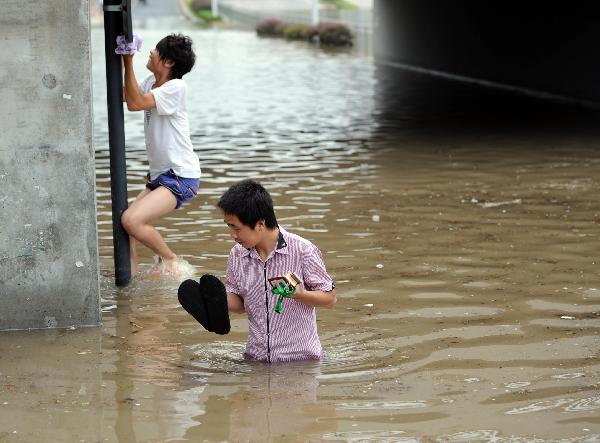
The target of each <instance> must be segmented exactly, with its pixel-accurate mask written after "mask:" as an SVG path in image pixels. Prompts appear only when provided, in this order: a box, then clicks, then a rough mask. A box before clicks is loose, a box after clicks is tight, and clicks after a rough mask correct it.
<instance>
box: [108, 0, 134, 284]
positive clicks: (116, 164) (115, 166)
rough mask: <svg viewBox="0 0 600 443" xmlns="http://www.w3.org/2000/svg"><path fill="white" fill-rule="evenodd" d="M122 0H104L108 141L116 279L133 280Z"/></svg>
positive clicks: (116, 281)
mask: <svg viewBox="0 0 600 443" xmlns="http://www.w3.org/2000/svg"><path fill="white" fill-rule="evenodd" d="M120 4H121V0H104V5H105V7H106V6H108V9H109V10H108V11H107V10H106V9H105V11H104V53H105V55H106V95H107V106H108V144H109V149H110V194H111V198H112V225H113V246H114V259H115V283H116V285H117V286H127V285H128V284H129V283H130V282H131V262H130V254H129V235H128V234H127V232H126V231H125V229H123V226H121V215H122V214H123V212H124V211H125V210H126V209H127V171H126V167H125V128H124V119H123V70H122V67H121V56H120V55H117V54H115V47H116V39H117V35H118V34H121V33H122V32H123V17H122V14H121V13H118V12H111V11H110V7H111V6H113V5H120Z"/></svg>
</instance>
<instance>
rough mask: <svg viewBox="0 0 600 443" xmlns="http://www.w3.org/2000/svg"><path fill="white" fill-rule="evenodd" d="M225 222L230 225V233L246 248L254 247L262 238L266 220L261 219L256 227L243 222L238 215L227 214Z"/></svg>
mask: <svg viewBox="0 0 600 443" xmlns="http://www.w3.org/2000/svg"><path fill="white" fill-rule="evenodd" d="M224 220H225V223H226V224H227V226H228V227H229V235H230V236H231V238H232V239H233V240H234V241H235V242H236V243H239V244H240V245H242V246H243V247H244V248H253V247H254V246H256V245H257V244H258V242H259V241H260V240H261V238H262V233H263V232H265V229H264V228H265V222H264V221H263V220H260V221H259V222H258V223H256V226H255V227H254V228H251V227H250V226H247V225H245V224H243V223H242V222H241V221H240V219H239V218H238V217H237V215H230V214H225V216H224Z"/></svg>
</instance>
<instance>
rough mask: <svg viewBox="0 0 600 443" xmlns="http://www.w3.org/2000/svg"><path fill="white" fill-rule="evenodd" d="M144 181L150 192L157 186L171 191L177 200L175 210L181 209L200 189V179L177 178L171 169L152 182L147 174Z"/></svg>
mask: <svg viewBox="0 0 600 443" xmlns="http://www.w3.org/2000/svg"><path fill="white" fill-rule="evenodd" d="M146 179H147V181H146V187H147V188H148V189H150V190H151V191H154V190H155V189H156V188H158V187H159V186H164V187H165V188H167V189H168V190H169V191H171V193H172V194H173V195H174V196H175V198H176V199H177V206H175V209H179V208H181V206H182V205H183V204H184V203H185V202H186V201H188V200H190V199H192V198H194V197H195V196H196V194H197V193H198V188H199V187H200V179H198V178H185V177H179V176H178V175H177V174H175V172H173V170H172V169H169V170H168V171H166V172H163V173H162V174H160V175H159V176H158V177H156V178H155V179H154V180H150V173H148V175H147V177H146Z"/></svg>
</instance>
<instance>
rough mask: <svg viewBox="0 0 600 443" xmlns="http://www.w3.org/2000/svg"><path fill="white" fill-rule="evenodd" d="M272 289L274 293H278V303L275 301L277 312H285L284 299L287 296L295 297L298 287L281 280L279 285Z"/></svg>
mask: <svg viewBox="0 0 600 443" xmlns="http://www.w3.org/2000/svg"><path fill="white" fill-rule="evenodd" d="M271 291H272V292H273V294H275V295H278V296H279V297H277V303H275V312H277V313H278V314H281V313H282V312H283V299H284V298H285V297H293V295H294V292H296V287H295V286H292V285H286V284H285V283H284V282H279V284H278V285H277V286H274V287H273V288H272V289H271Z"/></svg>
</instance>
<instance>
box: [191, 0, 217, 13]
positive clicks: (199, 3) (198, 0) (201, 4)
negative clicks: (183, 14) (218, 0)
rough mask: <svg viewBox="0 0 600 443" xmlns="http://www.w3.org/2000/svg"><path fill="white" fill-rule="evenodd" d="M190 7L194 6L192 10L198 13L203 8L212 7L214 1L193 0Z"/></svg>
mask: <svg viewBox="0 0 600 443" xmlns="http://www.w3.org/2000/svg"><path fill="white" fill-rule="evenodd" d="M190 7H191V8H192V11H194V12H196V13H197V12H198V11H201V10H202V9H211V8H212V2H211V0H192V2H191V4H190Z"/></svg>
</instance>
